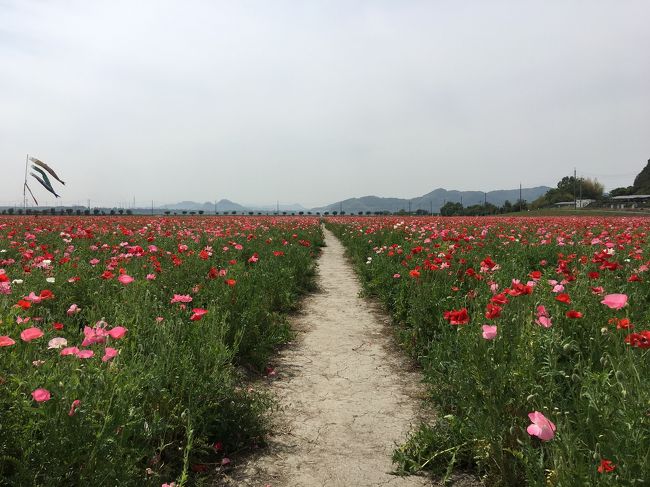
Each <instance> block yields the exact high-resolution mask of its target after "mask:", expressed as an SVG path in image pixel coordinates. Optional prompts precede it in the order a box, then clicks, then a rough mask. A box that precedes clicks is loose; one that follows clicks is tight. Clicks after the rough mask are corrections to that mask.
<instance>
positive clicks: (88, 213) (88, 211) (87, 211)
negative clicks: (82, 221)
mask: <svg viewBox="0 0 650 487" xmlns="http://www.w3.org/2000/svg"><path fill="white" fill-rule="evenodd" d="M96 214H97V213H95V215H96ZM84 215H86V216H88V215H90V210H89V209H88V208H86V209H85V210H84Z"/></svg>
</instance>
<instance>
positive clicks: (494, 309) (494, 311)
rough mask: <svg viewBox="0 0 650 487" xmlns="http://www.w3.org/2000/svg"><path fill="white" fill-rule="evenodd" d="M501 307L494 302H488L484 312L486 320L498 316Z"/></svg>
mask: <svg viewBox="0 0 650 487" xmlns="http://www.w3.org/2000/svg"><path fill="white" fill-rule="evenodd" d="M502 309H503V308H501V307H499V306H497V305H496V304H492V303H488V305H487V311H486V312H485V317H486V318H487V319H488V320H493V319H495V318H498V317H499V316H501V310H502Z"/></svg>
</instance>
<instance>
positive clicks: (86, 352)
mask: <svg viewBox="0 0 650 487" xmlns="http://www.w3.org/2000/svg"><path fill="white" fill-rule="evenodd" d="M75 355H76V356H77V358H82V359H86V358H92V357H93V356H94V355H95V352H93V351H92V350H79V351H78V352H77V353H76V354H75Z"/></svg>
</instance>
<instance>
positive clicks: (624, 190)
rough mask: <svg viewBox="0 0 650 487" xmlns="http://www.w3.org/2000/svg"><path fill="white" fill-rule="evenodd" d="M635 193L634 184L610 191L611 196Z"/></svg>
mask: <svg viewBox="0 0 650 487" xmlns="http://www.w3.org/2000/svg"><path fill="white" fill-rule="evenodd" d="M631 194H634V186H628V187H627V188H614V189H612V190H611V191H610V192H609V195H610V196H628V195H631Z"/></svg>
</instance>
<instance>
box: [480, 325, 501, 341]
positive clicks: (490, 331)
mask: <svg viewBox="0 0 650 487" xmlns="http://www.w3.org/2000/svg"><path fill="white" fill-rule="evenodd" d="M481 328H482V330H483V338H485V339H486V340H494V339H495V338H496V336H497V326H496V325H483V326H482V327H481Z"/></svg>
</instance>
